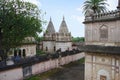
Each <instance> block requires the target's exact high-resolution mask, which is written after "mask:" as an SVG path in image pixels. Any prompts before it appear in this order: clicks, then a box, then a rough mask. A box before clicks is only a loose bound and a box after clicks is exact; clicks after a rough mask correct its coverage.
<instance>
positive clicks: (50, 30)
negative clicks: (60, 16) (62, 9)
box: [47, 17, 55, 33]
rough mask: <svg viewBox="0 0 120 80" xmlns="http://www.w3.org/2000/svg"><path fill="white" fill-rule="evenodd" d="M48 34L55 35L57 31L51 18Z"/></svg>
mask: <svg viewBox="0 0 120 80" xmlns="http://www.w3.org/2000/svg"><path fill="white" fill-rule="evenodd" d="M47 33H55V29H54V25H53V22H52V19H51V17H50V21H49V23H48V26H47Z"/></svg>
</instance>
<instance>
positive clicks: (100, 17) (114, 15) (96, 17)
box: [84, 10, 120, 23]
mask: <svg viewBox="0 0 120 80" xmlns="http://www.w3.org/2000/svg"><path fill="white" fill-rule="evenodd" d="M116 19H120V10H114V11H109V12H105V13H99V14H92V15H90V16H86V17H85V22H84V23H89V22H96V21H111V20H116Z"/></svg>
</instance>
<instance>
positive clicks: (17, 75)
mask: <svg viewBox="0 0 120 80" xmlns="http://www.w3.org/2000/svg"><path fill="white" fill-rule="evenodd" d="M83 57H84V53H78V54H74V55H70V56H66V57H61V58H58V59H54V60H52V59H50V60H48V61H44V62H40V63H37V64H34V65H32V74H33V75H35V74H39V73H42V72H45V71H48V70H50V69H53V68H57V67H59V66H60V65H64V64H68V63H70V62H73V61H76V60H79V59H81V58H83ZM21 79H23V69H22V67H19V68H15V69H10V70H6V71H1V72H0V80H21Z"/></svg>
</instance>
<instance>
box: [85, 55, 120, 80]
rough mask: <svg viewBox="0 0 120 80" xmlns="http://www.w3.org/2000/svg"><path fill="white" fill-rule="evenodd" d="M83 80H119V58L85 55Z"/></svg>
mask: <svg viewBox="0 0 120 80" xmlns="http://www.w3.org/2000/svg"><path fill="white" fill-rule="evenodd" d="M85 59H86V60H85V80H120V76H119V75H120V69H119V68H120V57H119V56H110V55H100V54H99V53H98V54H95V53H86V54H85Z"/></svg>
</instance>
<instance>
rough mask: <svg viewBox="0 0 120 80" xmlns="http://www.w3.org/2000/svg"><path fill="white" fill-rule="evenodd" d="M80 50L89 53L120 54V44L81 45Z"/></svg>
mask: <svg viewBox="0 0 120 80" xmlns="http://www.w3.org/2000/svg"><path fill="white" fill-rule="evenodd" d="M79 49H80V51H84V52H90V53H104V54H114V55H120V46H100V45H83V46H79Z"/></svg>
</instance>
